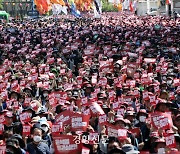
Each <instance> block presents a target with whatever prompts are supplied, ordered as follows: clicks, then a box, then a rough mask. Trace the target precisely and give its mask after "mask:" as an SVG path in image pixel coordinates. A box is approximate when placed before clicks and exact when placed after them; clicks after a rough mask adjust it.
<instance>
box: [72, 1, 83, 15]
mask: <svg viewBox="0 0 180 154" xmlns="http://www.w3.org/2000/svg"><path fill="white" fill-rule="evenodd" d="M71 13H72V15H74V16H75V17H81V15H80V12H79V11H78V10H76V6H75V4H74V3H72V4H71Z"/></svg>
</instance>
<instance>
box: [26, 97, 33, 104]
mask: <svg viewBox="0 0 180 154" xmlns="http://www.w3.org/2000/svg"><path fill="white" fill-rule="evenodd" d="M31 100H32V99H31V97H25V99H24V105H25V106H29V104H30V102H31Z"/></svg>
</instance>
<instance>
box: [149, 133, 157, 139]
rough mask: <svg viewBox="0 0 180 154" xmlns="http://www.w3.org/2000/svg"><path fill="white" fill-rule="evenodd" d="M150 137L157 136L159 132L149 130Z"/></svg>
mask: <svg viewBox="0 0 180 154" xmlns="http://www.w3.org/2000/svg"><path fill="white" fill-rule="evenodd" d="M150 137H154V138H157V139H158V138H159V133H158V132H151V134H150Z"/></svg>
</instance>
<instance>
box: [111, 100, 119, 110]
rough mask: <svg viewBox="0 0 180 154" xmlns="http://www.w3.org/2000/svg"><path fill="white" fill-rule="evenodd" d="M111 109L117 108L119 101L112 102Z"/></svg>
mask: <svg viewBox="0 0 180 154" xmlns="http://www.w3.org/2000/svg"><path fill="white" fill-rule="evenodd" d="M112 107H113V110H117V109H118V108H119V102H115V103H112Z"/></svg>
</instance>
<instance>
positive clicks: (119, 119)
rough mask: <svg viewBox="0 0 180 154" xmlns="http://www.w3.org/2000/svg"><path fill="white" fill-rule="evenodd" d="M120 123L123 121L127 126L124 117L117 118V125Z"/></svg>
mask: <svg viewBox="0 0 180 154" xmlns="http://www.w3.org/2000/svg"><path fill="white" fill-rule="evenodd" d="M118 121H122V122H124V123H125V124H126V121H125V120H124V118H123V117H117V118H115V123H116V122H118Z"/></svg>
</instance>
